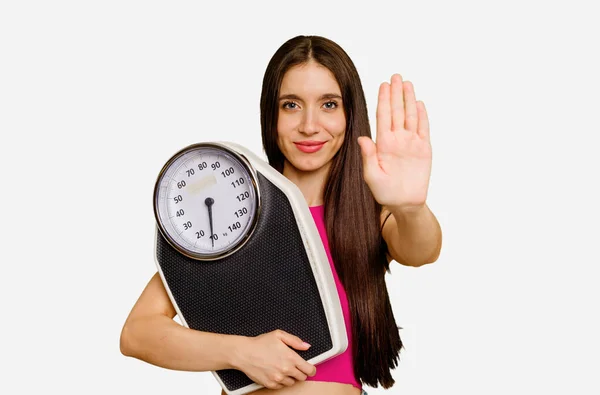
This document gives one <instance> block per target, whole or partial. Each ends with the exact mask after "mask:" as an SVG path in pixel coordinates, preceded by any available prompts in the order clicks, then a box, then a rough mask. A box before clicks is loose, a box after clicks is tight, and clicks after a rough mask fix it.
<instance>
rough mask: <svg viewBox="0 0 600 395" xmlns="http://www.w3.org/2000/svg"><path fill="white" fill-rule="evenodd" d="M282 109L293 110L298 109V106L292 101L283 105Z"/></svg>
mask: <svg viewBox="0 0 600 395" xmlns="http://www.w3.org/2000/svg"><path fill="white" fill-rule="evenodd" d="M282 107H283V108H286V109H290V110H293V109H294V108H296V107H297V105H296V103H294V102H291V101H286V102H285V103H283V105H282Z"/></svg>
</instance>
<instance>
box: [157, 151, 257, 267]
mask: <svg viewBox="0 0 600 395" xmlns="http://www.w3.org/2000/svg"><path fill="white" fill-rule="evenodd" d="M259 208H260V194H259V190H258V183H257V179H256V172H255V170H254V169H253V168H252V166H251V164H250V163H249V162H248V160H247V159H246V158H245V157H244V156H243V155H241V154H239V153H237V152H236V151H235V150H234V149H232V148H229V147H227V146H225V145H222V144H219V143H200V144H194V145H191V146H188V147H186V148H184V149H182V150H181V151H179V152H177V153H176V154H175V155H173V157H171V159H169V161H167V163H166V164H165V165H164V167H163V169H162V170H161V172H160V174H159V176H158V179H157V181H156V185H155V188H154V214H155V217H156V221H157V225H158V228H159V230H160V232H161V234H162V235H163V236H164V238H165V239H166V240H167V241H168V242H169V244H171V245H172V246H173V247H174V248H175V249H177V250H178V251H179V252H181V253H182V254H184V255H186V256H188V257H190V258H194V259H198V260H215V259H219V258H222V257H225V256H227V255H230V254H232V253H233V252H235V251H236V250H238V249H239V248H241V246H242V245H243V244H244V242H245V241H246V240H247V239H248V238H249V236H250V235H251V233H252V231H253V229H254V227H255V225H256V221H257V217H258V214H259Z"/></svg>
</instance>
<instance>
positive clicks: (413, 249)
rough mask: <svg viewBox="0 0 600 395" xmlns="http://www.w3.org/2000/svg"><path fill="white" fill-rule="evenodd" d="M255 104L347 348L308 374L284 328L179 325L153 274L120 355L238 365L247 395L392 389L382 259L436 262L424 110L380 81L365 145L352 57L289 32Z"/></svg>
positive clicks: (404, 86)
mask: <svg viewBox="0 0 600 395" xmlns="http://www.w3.org/2000/svg"><path fill="white" fill-rule="evenodd" d="M260 108H261V128H262V138H263V146H264V149H265V152H266V154H267V157H268V160H269V163H270V165H271V166H273V167H274V168H275V169H277V170H278V171H280V172H281V173H282V174H283V175H284V176H286V177H287V178H288V179H290V180H291V181H293V182H294V183H295V184H296V185H297V186H298V187H299V188H300V190H301V191H302V193H303V194H304V197H305V198H306V202H307V204H308V206H309V207H310V211H311V213H312V214H313V218H314V220H315V223H316V224H317V228H318V229H319V231H320V233H321V237H322V240H323V243H324V246H325V249H326V251H327V252H328V257H329V259H330V264H331V266H332V269H333V272H334V277H335V279H336V282H337V286H338V294H339V295H340V302H341V304H342V310H343V313H344V318H345V321H346V329H347V334H348V340H349V347H348V349H347V350H346V352H344V353H343V354H341V355H339V356H337V357H335V358H333V359H331V360H329V361H326V362H324V363H322V364H319V365H318V366H316V367H315V366H313V365H311V364H309V363H308V362H306V361H304V360H303V359H302V358H301V357H300V356H299V355H298V354H297V353H296V352H295V351H294V349H296V350H306V349H307V348H308V347H310V345H308V344H306V343H304V342H303V341H302V339H299V338H297V337H296V336H294V335H292V334H290V333H286V332H283V331H273V332H270V333H266V334H263V335H260V336H257V337H252V338H249V337H244V336H233V335H221V334H214V333H206V332H200V331H195V330H191V329H188V328H185V327H182V326H181V325H179V324H177V323H176V322H174V321H173V319H172V318H173V317H174V316H175V314H176V312H175V310H174V308H173V306H172V304H171V302H170V300H169V297H168V295H167V293H166V291H165V289H164V287H163V285H162V282H161V280H160V277H158V274H156V275H155V276H154V277H153V278H152V279H151V280H150V282H149V284H148V285H147V287H146V289H145V290H144V291H143V293H142V295H141V296H140V298H139V300H138V301H137V303H136V304H135V306H134V307H133V309H132V311H131V313H130V315H129V317H128V318H127V321H126V323H125V325H124V327H123V332H122V335H121V351H122V353H123V354H125V355H128V356H133V357H136V358H139V359H141V360H144V361H146V362H149V363H152V364H155V365H158V366H162V367H165V368H169V369H177V370H189V371H211V370H220V369H228V368H234V369H238V370H241V371H243V372H244V373H246V375H248V376H249V377H250V378H251V379H253V380H254V381H255V382H257V383H259V384H261V385H263V386H265V387H266V388H263V389H260V390H258V391H256V392H255V393H254V394H256V395H259V394H271V393H273V394H280V395H287V394H316V395H320V394H322V395H325V394H327V395H338V394H339V395H355V394H361V391H362V384H366V385H369V386H372V387H377V386H378V385H382V386H383V387H384V388H389V387H391V386H392V385H393V384H394V380H393V378H392V376H391V370H392V369H393V368H394V367H396V365H397V361H398V356H399V352H400V349H401V348H402V342H401V340H400V336H399V333H398V326H397V325H396V322H395V320H394V316H393V312H392V308H391V305H390V301H389V297H388V293H387V289H386V283H385V278H384V277H385V273H386V272H387V271H388V270H389V262H390V261H391V260H392V259H393V260H395V261H397V262H399V263H401V264H404V265H408V266H421V265H423V264H426V263H431V262H434V261H435V260H437V257H438V255H439V252H440V248H441V230H440V227H439V224H438V222H437V220H436V218H435V216H434V215H433V213H432V212H431V211H430V210H429V208H428V207H427V205H426V196H427V189H428V184H429V177H430V172H431V145H430V141H429V125H428V119H427V113H426V111H425V107H424V104H423V103H422V102H421V101H416V99H415V93H414V90H413V87H412V84H411V83H410V82H403V81H402V78H401V77H400V75H397V74H395V75H393V76H392V78H391V83H387V82H385V83H382V84H381V86H380V89H379V99H378V105H377V138H376V141H377V143H374V142H373V141H372V140H371V138H370V137H371V132H370V127H369V122H368V116H367V108H366V102H365V98H364V93H363V90H362V86H361V83H360V78H359V76H358V73H357V71H356V68H355V67H354V64H353V63H352V61H351V59H350V58H349V57H348V55H347V54H346V53H345V52H344V50H343V49H342V48H340V47H339V46H338V45H337V44H336V43H334V42H332V41H331V40H328V39H326V38H323V37H318V36H308V37H305V36H298V37H295V38H292V39H290V40H289V41H287V42H286V43H284V44H283V45H282V46H281V47H280V48H279V49H278V50H277V52H276V53H275V54H274V56H273V58H272V59H271V61H270V62H269V65H268V66H267V70H266V72H265V76H264V80H263V87H262V95H261V102H260ZM288 346H289V347H288ZM363 393H364V391H363Z"/></svg>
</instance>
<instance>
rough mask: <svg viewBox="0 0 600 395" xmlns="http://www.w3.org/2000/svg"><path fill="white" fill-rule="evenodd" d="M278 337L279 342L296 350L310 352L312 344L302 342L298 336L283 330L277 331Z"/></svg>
mask: <svg viewBox="0 0 600 395" xmlns="http://www.w3.org/2000/svg"><path fill="white" fill-rule="evenodd" d="M277 336H278V338H279V340H281V341H282V342H284V343H285V344H287V345H288V346H290V347H293V348H295V349H296V350H308V349H309V348H310V344H308V343H306V342H304V341H302V339H300V338H299V337H298V336H294V335H292V334H290V333H287V332H284V331H282V330H278V331H277Z"/></svg>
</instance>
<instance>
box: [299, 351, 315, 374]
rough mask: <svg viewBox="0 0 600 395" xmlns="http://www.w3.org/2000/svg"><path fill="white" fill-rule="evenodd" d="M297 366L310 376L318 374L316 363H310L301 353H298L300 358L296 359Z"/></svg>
mask: <svg viewBox="0 0 600 395" xmlns="http://www.w3.org/2000/svg"><path fill="white" fill-rule="evenodd" d="M296 368H298V370H300V371H301V372H302V373H304V374H305V375H307V376H308V377H313V376H314V375H315V374H317V368H316V367H315V365H312V364H310V363H308V362H307V361H305V360H304V359H303V358H302V357H301V356H300V355H298V358H297V360H296Z"/></svg>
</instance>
